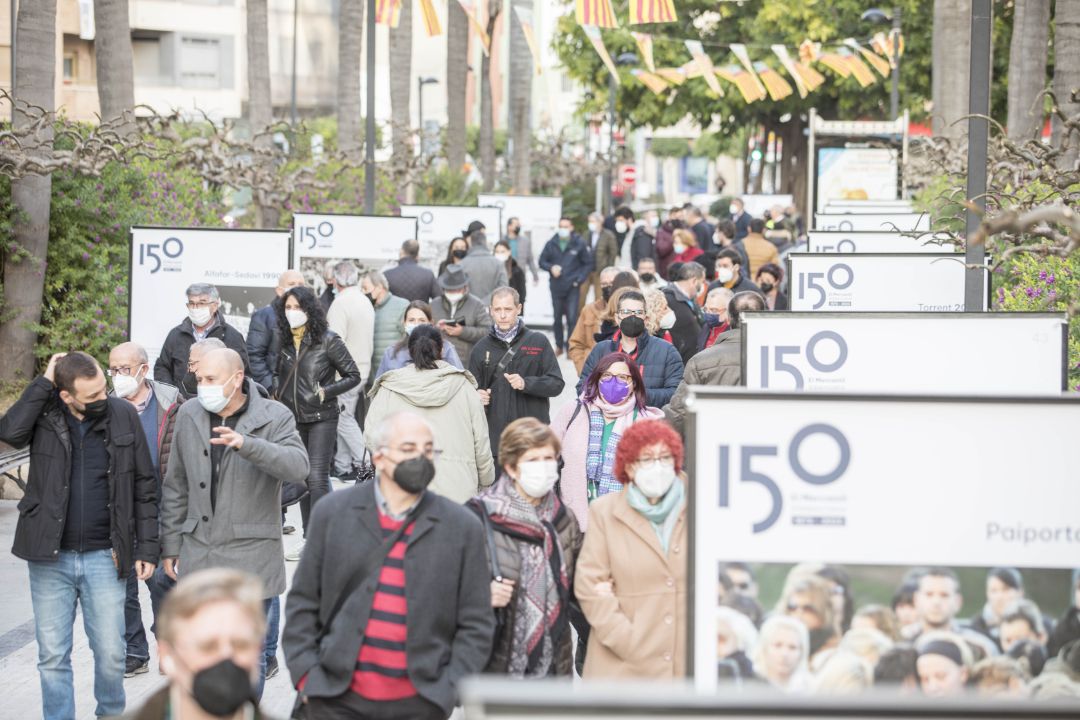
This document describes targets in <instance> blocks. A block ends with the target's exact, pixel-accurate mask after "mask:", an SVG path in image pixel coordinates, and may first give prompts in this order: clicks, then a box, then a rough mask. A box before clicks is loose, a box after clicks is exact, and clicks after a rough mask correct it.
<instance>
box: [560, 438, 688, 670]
mask: <svg viewBox="0 0 1080 720" xmlns="http://www.w3.org/2000/svg"><path fill="white" fill-rule="evenodd" d="M682 456H683V446H682V441H681V440H680V438H679V435H678V433H676V432H675V431H674V430H673V429H672V428H671V426H670V425H668V424H667V423H666V422H664V421H663V420H643V421H641V422H638V423H635V424H634V425H632V426H630V428H628V429H627V430H626V432H625V433H624V434H623V437H622V439H621V440H620V441H619V446H618V448H617V449H616V453H615V477H616V478H617V479H618V480H619V481H620V482H622V483H623V484H624V485H625V487H624V488H623V489H622V490H621V491H619V492H616V493H610V494H608V495H605V496H604V497H602V498H600V499H598V500H596V501H595V502H593V503H592V505H590V506H589V531H588V532H587V533H585V544H584V546H583V547H582V550H581V555H580V557H579V559H578V566H577V574H576V576H575V579H574V592H575V594H576V595H577V599H578V601H579V602H580V604H581V609H582V610H583V611H584V613H585V617H586V619H587V620H588V621H589V625H591V626H592V631H591V632H590V634H589V645H588V651H587V652H586V654H585V672H584V677H585V678H586V679H588V680H592V679H595V678H650V679H659V680H663V679H674V678H681V677H683V676H685V675H686V599H687V598H686V572H687V568H686V566H687V562H686V501H685V493H686V488H685V479H684V478H683V477H682V476H681V470H682Z"/></svg>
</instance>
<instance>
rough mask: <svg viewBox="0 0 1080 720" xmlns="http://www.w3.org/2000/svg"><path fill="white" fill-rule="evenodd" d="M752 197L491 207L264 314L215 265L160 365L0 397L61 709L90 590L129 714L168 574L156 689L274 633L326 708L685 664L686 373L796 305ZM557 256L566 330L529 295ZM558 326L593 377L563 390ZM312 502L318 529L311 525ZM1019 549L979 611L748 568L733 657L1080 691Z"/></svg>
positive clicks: (59, 370)
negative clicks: (433, 257)
mask: <svg viewBox="0 0 1080 720" xmlns="http://www.w3.org/2000/svg"><path fill="white" fill-rule="evenodd" d="M731 210H732V218H733V219H732V220H731V221H725V222H723V223H720V224H719V225H716V226H713V225H712V224H710V223H709V222H708V221H707V220H706V219H705V217H704V215H703V214H702V213H701V212H700V211H699V210H697V209H696V208H693V207H688V208H676V209H673V210H672V211H671V212H670V213H669V214H668V216H667V217H666V218H665V219H664V221H663V222H660V218H659V216H658V215H657V214H656V213H653V212H649V213H645V214H644V216H643V217H642V218H641V219H640V220H639V219H637V218H636V216H635V214H634V213H633V211H631V210H630V209H629V208H620V209H618V210H617V211H616V212H615V213H613V215H612V216H611V217H609V218H606V219H605V218H603V217H600V216H599V215H594V216H590V218H589V221H588V231H587V232H586V233H585V234H583V235H579V234H577V233H576V232H575V230H574V228H573V223H572V221H571V220H570V219H568V218H564V219H563V220H562V221H561V222H560V227H559V230H558V232H557V233H556V234H555V235H554V236H553V237H552V238H551V239H550V240H549V241H547V242H546V244H545V245H544V247H543V250H542V252H540V253H539V257H538V260H536V261H534V260H533V256H532V249H531V247H530V242H529V239H528V236H527V235H525V234H523V232H522V228H521V224H520V222H519V221H518V220H517V219H516V218H511V219H510V221H509V222H508V225H507V233H506V235H505V237H503V238H501V239H499V240H498V241H497V242H496V243H495V244H494V247H493V249H492V248H491V247H489V242H488V239H487V228H485V227H484V226H483V225H482V224H480V223H473V224H472V225H470V227H469V228H468V229H467V231H466V232H464V233H463V235H462V237H461V238H457V239H455V240H454V241H453V242H451V243H450V246H449V251H448V256H447V258H446V260H445V261H444V262H443V263H442V264H441V266H440V268H439V272H438V274H437V275H436V274H435V273H433V272H432V271H431V270H430V269H427V268H425V267H423V266H422V265H420V264H419V263H418V262H417V259H418V257H419V250H420V248H419V244H418V243H417V242H416V241H414V240H410V241H407V242H405V243H404V244H403V245H402V248H401V255H400V258H399V260H398V262H397V263H396V264H395V265H394V266H393V267H391V268H387V269H384V270H379V269H371V270H368V271H366V272H361V271H360V270H359V269H358V268H357V267H356V265H355V264H354V263H352V262H351V261H342V262H337V263H335V264H333V265H332V266H331V267H329V268H327V272H326V274H325V278H326V280H327V285H328V289H327V292H326V293H324V294H322V295H316V294H315V293H314V292H313V291H312V290H311V289H310V288H308V287H306V286H305V281H304V277H303V276H302V275H301V274H300V273H298V272H296V271H288V272H286V273H284V274H282V276H281V277H280V278H279V281H278V285H277V288H276V291H277V299H276V300H275V301H274V302H273V303H272V304H271V305H269V306H268V307H266V308H263V309H260V310H259V311H257V312H256V313H255V314H254V316H253V317H252V320H251V327H250V330H249V332H248V334H247V337H246V338H244V337H243V336H241V334H240V333H239V332H238V331H237V330H235V329H234V328H231V327H230V326H229V325H228V324H227V323H226V322H225V318H224V315H223V314H222V312H221V302H220V297H219V294H218V291H217V289H216V288H215V287H214V286H212V285H207V284H195V285H192V286H190V287H189V288H188V289H187V292H186V298H184V300H185V302H186V316H185V317H184V318H183V319H182V320H181V321H180V323H179V324H178V325H177V326H176V327H175V328H174V329H173V330H172V331H171V332H170V333H169V334H168V337H167V339H166V340H165V342H164V345H163V347H162V348H161V352H160V354H159V355H158V357H157V359H156V362H154V364H153V367H151V362H150V356H149V355H148V353H147V351H146V349H145V348H144V347H143V346H142V345H140V344H139V343H138V342H137V341H136V342H127V343H123V344H122V345H119V346H118V347H116V348H115V349H113V351H112V352H111V353H110V355H109V362H108V367H106V368H104V369H103V368H101V367H100V366H99V365H98V362H97V361H96V360H95V359H94V358H92V357H91V356H89V355H87V354H85V353H82V352H70V353H66V354H65V353H59V354H57V355H54V356H53V357H52V358H51V359H50V361H49V363H48V367H47V369H46V370H45V372H44V374H43V375H42V376H41V377H39V378H37V379H35V380H34V381H33V382H32V383H31V384H30V385H29V386H28V387H27V388H26V390H25V392H24V393H23V395H22V397H21V398H20V399H19V400H18V401H17V402H16V403H15V405H13V406H12V407H11V409H10V410H9V411H8V412H7V413H6V414H5V415H4V416H3V417H2V418H0V440H3V441H5V442H8V443H9V444H11V445H13V446H16V447H22V446H29V447H30V449H31V464H30V474H29V481H28V484H27V491H26V496H25V497H24V499H23V500H22V501H21V502H20V503H19V507H18V510H19V521H18V526H17V530H16V536H15V545H14V548H13V552H14V553H15V555H16V556H18V557H20V558H22V559H23V560H25V561H27V564H28V566H29V576H30V586H31V597H32V603H33V608H34V615H35V625H36V633H37V641H38V648H39V664H38V668H39V673H40V677H41V687H42V697H43V711H44V716H45V717H46V718H49V719H52V718H70V717H73V716H74V690H73V684H72V670H71V650H72V624H73V622H74V613H75V608H76V607H77V606H78V607H81V609H82V612H83V615H84V618H85V621H86V628H87V634H88V637H89V641H90V645H91V648H92V650H93V652H94V669H95V683H94V692H95V698H96V700H97V708H96V713H97V715H98V716H115V715H119V714H121V713H122V712H123V711H124V709H125V696H124V687H123V679H124V677H131V676H133V675H136V674H140V673H145V672H149V670H150V668H149V664H150V663H149V658H150V654H149V643H148V641H147V636H146V632H145V630H144V628H143V625H142V613H141V608H140V605H139V588H138V581H140V580H141V581H143V582H144V583H145V584H146V585H147V586H148V589H149V592H150V596H151V599H152V615H153V618H154V625H153V626H151V628H150V632H151V634H153V635H154V636H155V637H156V638H157V643H158V646H159V648H160V653H159V655H160V662H159V668H158V670H159V671H160V672H161V673H162V674H163V675H166V676H167V677H168V679H169V682H170V689H168V690H166V691H163V692H162V693H160V694H158V695H155V696H154V698H153V699H152V700H151V702H150V703H149V704H148V705H147V707H146V708H143V710H142V711H141V713H142V714H140V715H139V717H147V718H151V717H152V718H158V717H161V718H165V717H169V718H174V719H177V720H187V719H188V718H203V717H233V716H237V717H239V716H240V715H236V713H244V712H248V713H250V712H252V711H253V708H254V707H255V706H256V705H257V703H258V699H259V698H260V696H261V693H262V689H263V685H264V683H265V681H266V679H267V678H272V677H274V676H275V675H276V674H278V673H279V671H280V668H279V664H278V642H279V639H280V640H281V645H282V648H283V650H284V656H285V659H286V662H285V664H286V666H287V670H288V675H289V677H290V679H291V681H292V683H293V685H294V686H295V688H296V689H297V697H298V702H297V707H296V709H295V713H294V715H295V716H298V717H309V718H316V719H317V718H368V717H372V718H428V717H430V718H446V717H448V716H449V715H450V713H451V712H452V711H453V709H454V707H455V704H456V703H457V686H458V683H459V681H460V680H461V679H462V678H464V677H466V676H469V675H473V674H477V673H482V672H487V673H497V674H503V675H509V676H512V677H518V678H543V677H570V676H572V675H573V674H575V673H576V674H579V675H581V676H583V677H584V678H585V679H603V678H644V679H674V678H680V677H683V676H685V674H686V654H687V653H686V649H687V617H686V613H687V605H686V589H687V576H688V572H689V570H688V565H687V549H688V545H687V542H688V535H687V533H688V526H687V505H686V498H687V494H688V491H689V483H691V482H693V478H690V477H687V476H686V474H685V473H684V472H683V462H684V455H685V451H684V447H685V446H684V438H683V437H682V432H683V418H684V415H685V412H686V398H687V394H688V387H689V386H690V385H694V384H703V385H731V386H734V385H738V384H740V362H741V335H740V332H741V331H740V324H741V323H740V318H741V316H742V315H743V313H746V312H760V311H767V310H782V309H784V308H785V307H786V300H785V298H784V296H783V294H782V293H781V292H780V289H779V288H780V285H781V283H782V281H783V272H782V270H781V269H780V266H779V265H778V264H777V260H778V259H779V253H780V252H781V249H780V248H779V247H778V246H777V245H776V242H777V240H776V239H775V238H776V237H788V236H790V235H791V232H792V231H791V230H790V229H784V228H787V227H788V226H787V225H785V222H786V221H785V220H784V219H783V213H780V214H779V215H777V216H775V217H773V218H772V219H771V220H768V221H766V220H762V219H755V218H748V217H746V214H745V213H744V212H742V208H741V206H739V205H738V204H734V203H733V207H732V208H731ZM767 223H773V224H772V225H768V226H767ZM766 230H771V231H772V232H773V233H774V234H773V235H770V236H766V235H765V234H764V233H765V231H766ZM777 233H778V234H777ZM785 233H786V235H785ZM789 239H790V238H789ZM537 267H539V268H540V269H543V270H545V271H546V272H548V274H549V276H550V289H551V294H552V299H553V305H554V308H555V311H556V320H555V328H554V336H555V344H554V346H553V345H552V344H551V342H550V341H549V339H548V336H547V335H546V334H545V333H543V332H539V331H537V330H535V329H532V328H529V327H527V326H526V324H525V322H524V319H523V317H522V313H523V302H524V295H525V289H526V288H525V286H526V285H527V282H526V280H527V278H526V276H525V272H526V271H529V272H531V273H532V275H533V282H534V283H535V282H536V281H537V277H538V276H537ZM751 277H753V278H754V280H751V279H750V278H751ZM755 281H756V283H755ZM590 297H591V298H592V300H591V301H590V300H589V299H590ZM578 308H581V312H580V313H578ZM564 354H565V355H566V356H567V361H568V363H572V364H573V365H574V367H575V369H576V370H577V371H578V380H577V384H576V387H575V390H574V393H573V394H574V400H573V401H572V402H567V403H564V404H562V405H561V406H560V407H557V408H555V412H554V417H552V408H551V401H552V399H553V398H557V397H559V396H560V395H561V394H562V393H563V390H564V388H565V385H566V381H567V378H566V377H564V374H563V368H564V367H565V365H561V364H560V361H559V357H560V356H561V355H564ZM107 378H108V381H107ZM109 381H111V382H109ZM332 479H336V480H338V481H339V482H341V483H346V484H349V483H352V484H353V485H352V487H348V488H346V489H344V490H341V491H338V492H333V485H332V482H331V481H332ZM296 503H299V504H300V507H301V519H302V535H303V539H304V540H303V542H298V543H296V547H295V549H294V550H293V551H292V552H290V553H289V554H286V553H285V552H284V542H283V536H284V535H288V534H291V533H295V532H296V529H295V528H294V527H292V526H289V525H286V524H285V523H286V520H285V508H287V507H289V506H290V505H293V504H296ZM286 562H296V563H298V565H297V567H296V571H295V574H294V577H293V580H292V583H291V585H290V586H289V587H288V588H286V571H285V567H286V566H285V563H286ZM995 573H996V574H993V577H992V578H991V581H993V582H995V583H1004V584H1005V585H1007V586H1008V587H1009V588H1011V590H1012V591H1013V592H1012V595H1011V596H1009V598H1008V600H1009V602H1006V601H1005V600H1004V599H1002V596H1001V594H1000V593H999V594H998V595H995V596H993V597H991V599H990V600H988V605H987V610H986V611H985V612H984V613H983V615H982V616H980V617H979V618H976V620H975V621H974V622H972V623H967V624H959V623H957V622H956V621H955V615H956V612H957V611H958V609H959V604H958V603H957V602H955V597H957V593H958V584H957V583H956V581H955V576H951V575H949V574H948V573H947V571H940V570H934V571H928V572H925V573H922V574H920V575H918V576H917V577H914V576H913V578H912V582H911V587H908V586H907V585H906V586H905V587H906V588H908V592H909V595H910V597H909V596H907V595H898V599H897V601H896V602H895V603H894V606H893V607H892V608H876V607H875V608H871V607H863V608H860V609H858V610H857V609H856V607H855V604H854V600H853V595H852V591H851V587H850V583H849V582H848V581H847V577H846V575H845V574H844V572H843V570H841V569H837V568H828V567H826V568H803V567H800V568H797V569H796V571H793V572H792V573H791V575H790V576H789V578H788V582H787V584H786V586H785V589H784V593H783V598H782V599H781V601H780V602H779V603H778V604H777V606H776V609H775V610H774V611H773V612H771V613H769V614H766V613H765V612H764V611H763V609H762V608H761V606H760V605H759V604H758V600H757V596H756V584H755V582H754V578H753V573H752V571H751V568H749V567H747V566H745V565H731V566H728V567H726V568H724V570H723V572H722V573H721V575H720V580H721V585H720V587H721V591H720V604H719V609H718V620H719V625H720V628H721V630H720V633H719V637H718V658H719V662H718V672H719V674H720V676H721V677H726V678H732V679H736V680H738V681H740V682H743V681H745V682H756V683H767V684H769V685H772V686H775V687H777V688H779V689H781V690H784V691H796V690H799V691H802V690H808V689H818V690H836V691H840V690H844V689H847V688H849V687H866V686H869V685H870V684H873V683H877V684H883V683H895V684H898V685H901V686H910V687H921V688H922V689H923V690H924V691H925V692H927V693H930V694H945V693H944V691H942V692H940V693H939V692H938V690H936V689H934V688H948V689H949V691H950V692H951V691H952V690H954V689H956V688H960V687H962V686H965V685H974V686H977V687H983V686H984V685H985V686H989V685H993V684H994V683H998V684H999V685H1000V684H1001V682H1000V679H1001V678H1006V680H1008V682H1007V683H1005V684H1006V685H1008V686H1009V689H1010V691H1014V692H1017V693H1019V692H1034V693H1047V692H1050V691H1048V690H1045V689H1042V690H1040V688H1044V687H1045V686H1046V685H1049V684H1050V681H1042V680H1041V677H1042V676H1049V675H1053V674H1054V672H1056V671H1055V670H1054V669H1053V668H1056V667H1060V668H1062V672H1064V673H1065V675H1067V676H1068V677H1069V678H1070V679H1069V680H1068V682H1069V683H1072V684H1068V685H1061V687H1068V688H1074V689H1075V688H1080V685H1075V682H1074V681H1077V680H1080V677H1077V676H1076V673H1080V645H1078V644H1077V641H1076V639H1077V638H1080V620H1078V619H1077V611H1076V606H1077V605H1080V587H1077V586H1076V578H1075V577H1074V582H1073V590H1074V591H1075V595H1076V597H1075V598H1072V599H1071V601H1072V602H1073V609H1072V610H1071V611H1070V612H1071V614H1070V615H1067V616H1066V617H1065V618H1063V619H1062V620H1061V621H1060V622H1058V623H1056V624H1055V625H1054V626H1053V627H1050V626H1049V625H1048V624H1047V622H1046V620H1045V619H1044V618H1042V616H1041V615H1040V614H1039V613H1038V612H1037V610H1032V609H1031V607H1030V603H1029V601H1026V600H1024V599H1023V592H1022V590H1023V585H1022V580H1021V578H1020V575H1019V573H1018V572H1016V571H1013V570H1001V571H995ZM988 582H989V581H988ZM988 587H989V586H988ZM995 591H996V585H995ZM1007 594H1008V593H1006V595H1007ZM283 596H284V597H283ZM905 598H908V600H910V602H907V601H905ZM905 603H906V604H905ZM908 604H910V605H911V606H912V608H913V610H912V611H910V612H909V610H908V607H907V605H908ZM1022 620H1031V623H1029V625H1030V626H1031V627H1030V629H1031V630H1032V632H1031V633H1030V635H1031V637H1027V636H1023V637H1021V635H1022V632H1021V631H1022V629H1023V628H1022V627H1020V626H1021V625H1022V623H1021V621H1022ZM215 624H216V625H219V626H220V631H219V632H218V633H217V634H215V632H214V627H215ZM1017 647H1023V648H1025V649H1024V650H1015V648H1017ZM1039 648H1042V655H1041V657H1042V661H1041V662H1039V661H1038V658H1039V657H1040V656H1039V655H1038V649H1039ZM909 660H910V662H909ZM946 662H951V663H952V665H946ZM1054 663H1057V665H1055V664H1054ZM953 665H954V666H955V668H954V667H953ZM954 670H955V672H952V671H954ZM902 671H903V672H902ZM909 671H910V672H909ZM950 672H952V674H951V675H950ZM1040 673H1041V674H1042V675H1040ZM1070 673H1073V674H1072V675H1070ZM1048 674H1049V675H1048ZM1036 676H1040V677H1039V678H1037V679H1034V680H1032V678H1035V677H1036ZM1014 679H1015V680H1016V682H1015V683H1014V682H1013V680H1014ZM950 683H951V684H950ZM1040 683H1041V684H1040ZM1055 687H1058V686H1055ZM1062 692H1064V691H1062ZM245 708H246V710H245ZM248 716H250V714H249V715H248Z"/></svg>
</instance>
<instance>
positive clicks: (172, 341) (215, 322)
mask: <svg viewBox="0 0 1080 720" xmlns="http://www.w3.org/2000/svg"><path fill="white" fill-rule="evenodd" d="M185 294H186V295H187V313H188V316H187V317H186V318H184V319H183V321H181V323H180V324H179V325H177V326H176V327H174V328H173V329H172V330H170V331H169V335H168V336H167V337H166V338H165V344H164V345H162V346H161V353H160V354H158V358H157V362H155V363H154V379H155V380H157V381H158V382H163V383H166V384H168V385H172V386H173V387H176V388H179V389H180V394H181V395H182V396H183V398H184V399H185V400H186V399H188V398H191V397H194V396H195V394H196V393H197V392H198V388H197V387H195V386H194V385H193V384H192V383H191V382H190V381H189V382H187V383H185V382H184V378H185V376H186V375H187V374H188V352H189V351H190V350H191V346H192V345H194V344H195V343H196V342H198V341H199V340H205V339H206V338H208V337H212V338H218V339H219V340H221V341H222V342H223V343H225V347H227V348H231V349H233V350H235V351H236V352H238V353H240V357H241V358H242V359H243V361H244V374H245V375H247V374H248V373H250V372H251V367H250V366H249V364H248V354H247V348H246V347H245V346H244V336H243V335H241V334H240V331H239V330H237V329H236V328H234V327H233V326H232V325H229V324H228V323H226V322H225V317H224V316H223V315H222V314H221V312H220V310H221V296H220V295H219V294H218V289H217V288H216V287H214V286H213V285H210V284H208V283H195V284H194V285H191V286H190V287H188V289H187V292H186V293H185ZM191 379H192V380H193V379H194V378H191Z"/></svg>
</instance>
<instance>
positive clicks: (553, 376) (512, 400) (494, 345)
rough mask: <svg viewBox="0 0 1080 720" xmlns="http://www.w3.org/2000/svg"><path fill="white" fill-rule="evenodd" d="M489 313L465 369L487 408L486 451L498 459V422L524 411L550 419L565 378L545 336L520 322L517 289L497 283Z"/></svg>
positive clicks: (500, 426)
mask: <svg viewBox="0 0 1080 720" xmlns="http://www.w3.org/2000/svg"><path fill="white" fill-rule="evenodd" d="M491 318H492V320H494V325H493V326H492V328H491V332H490V333H489V334H488V335H487V336H486V337H484V338H483V339H482V340H481V341H480V342H478V343H476V347H474V348H473V349H472V353H471V354H470V355H469V372H471V373H472V374H473V377H475V378H476V383H477V385H478V387H479V389H478V392H479V393H480V400H481V402H483V403H484V406H485V407H486V408H487V421H488V434H489V436H490V438H491V456H492V457H493V458H495V459H496V460H498V452H499V436H500V435H502V431H503V428H505V427H506V426H507V425H509V424H510V423H512V422H514V421H515V420H517V419H518V418H523V417H534V418H536V419H537V420H539V421H540V422H542V423H549V422H551V419H550V411H551V398H553V397H558V396H559V393H561V392H562V390H563V385H565V381H564V380H563V376H562V372H561V371H560V370H559V361H558V360H557V359H556V358H555V353H554V352H552V350H551V344H550V343H548V339H547V336H546V335H544V334H543V333H541V332H537V331H535V330H529V329H528V328H527V327H525V323H524V321H522V319H521V299H520V298H519V297H518V293H517V290H515V289H514V288H511V287H501V288H497V289H496V290H495V292H493V293H492V294H491ZM497 466H498V463H497V462H496V467H497Z"/></svg>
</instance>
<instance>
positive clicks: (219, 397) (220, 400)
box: [199, 377, 239, 414]
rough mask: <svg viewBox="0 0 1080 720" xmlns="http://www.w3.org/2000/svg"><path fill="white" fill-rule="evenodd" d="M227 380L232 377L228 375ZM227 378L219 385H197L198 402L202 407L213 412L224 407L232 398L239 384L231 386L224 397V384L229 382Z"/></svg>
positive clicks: (219, 410)
mask: <svg viewBox="0 0 1080 720" xmlns="http://www.w3.org/2000/svg"><path fill="white" fill-rule="evenodd" d="M229 380H232V378H231V377H230V378H229ZM229 380H226V381H225V382H224V383H222V384H221V385H200V386H199V404H200V405H202V406H203V409H205V410H206V411H207V412H211V413H215V414H217V413H219V412H221V411H222V410H224V409H225V406H226V405H228V404H229V402H230V401H231V400H232V399H233V395H235V394H236V390H237V388H239V385H238V386H237V387H235V388H233V391H232V392H231V393H229V395H228V397H226V396H225V386H226V385H228V384H229Z"/></svg>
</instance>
